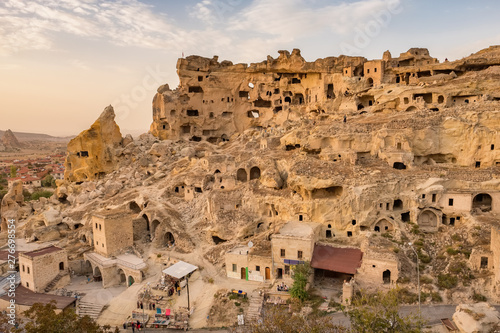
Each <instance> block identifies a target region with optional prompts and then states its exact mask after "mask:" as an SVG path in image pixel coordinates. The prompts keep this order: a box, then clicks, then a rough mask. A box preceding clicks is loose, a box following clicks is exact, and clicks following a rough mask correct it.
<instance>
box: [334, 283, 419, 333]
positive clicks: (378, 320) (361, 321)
mask: <svg viewBox="0 0 500 333" xmlns="http://www.w3.org/2000/svg"><path fill="white" fill-rule="evenodd" d="M400 299H401V297H400V291H399V289H397V288H396V289H391V290H390V291H388V292H387V293H384V292H378V293H376V294H365V293H360V294H358V295H356V296H355V297H353V299H352V303H351V306H349V307H343V308H342V311H343V312H344V314H345V315H346V316H347V317H348V318H349V319H350V321H351V329H352V330H353V331H354V332H356V333H420V332H423V331H422V327H423V326H424V324H425V322H424V321H423V320H422V319H421V318H420V316H417V315H408V316H406V317H402V316H400V314H399V306H400Z"/></svg>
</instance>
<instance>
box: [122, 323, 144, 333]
mask: <svg viewBox="0 0 500 333" xmlns="http://www.w3.org/2000/svg"><path fill="white" fill-rule="evenodd" d="M130 327H132V332H135V329H136V328H137V330H138V331H140V330H141V329H142V328H144V326H143V325H142V324H141V322H140V321H137V323H134V322H132V325H130ZM123 329H125V330H126V329H127V323H123Z"/></svg>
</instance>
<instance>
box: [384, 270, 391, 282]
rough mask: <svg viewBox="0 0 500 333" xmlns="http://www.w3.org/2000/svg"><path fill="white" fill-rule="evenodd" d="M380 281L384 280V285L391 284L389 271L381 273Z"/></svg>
mask: <svg viewBox="0 0 500 333" xmlns="http://www.w3.org/2000/svg"><path fill="white" fill-rule="evenodd" d="M382 280H384V284H389V283H391V271H390V270H386V271H384V272H383V273H382Z"/></svg>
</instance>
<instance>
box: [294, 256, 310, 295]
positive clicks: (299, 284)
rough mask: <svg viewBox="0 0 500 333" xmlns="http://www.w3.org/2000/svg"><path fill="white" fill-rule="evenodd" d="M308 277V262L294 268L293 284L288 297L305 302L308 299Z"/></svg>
mask: <svg viewBox="0 0 500 333" xmlns="http://www.w3.org/2000/svg"><path fill="white" fill-rule="evenodd" d="M310 275H311V266H309V263H308V262H306V263H304V264H299V265H296V266H294V268H293V284H292V287H291V288H290V295H291V296H292V297H293V298H298V299H299V300H301V301H305V300H306V299H307V298H308V296H309V295H308V293H307V280H308V279H309V276H310Z"/></svg>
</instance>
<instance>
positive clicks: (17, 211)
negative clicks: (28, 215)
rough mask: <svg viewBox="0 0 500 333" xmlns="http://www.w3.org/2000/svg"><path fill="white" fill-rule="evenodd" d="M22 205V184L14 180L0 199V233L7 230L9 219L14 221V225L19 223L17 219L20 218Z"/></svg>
mask: <svg viewBox="0 0 500 333" xmlns="http://www.w3.org/2000/svg"><path fill="white" fill-rule="evenodd" d="M23 203H24V196H23V183H22V182H21V181H20V180H16V181H14V182H13V183H12V185H11V187H10V188H9V191H8V192H7V193H6V194H5V196H4V197H3V199H2V203H1V206H0V216H1V217H2V222H1V225H0V231H2V232H3V231H6V230H7V225H8V221H9V220H11V219H13V220H15V222H14V223H15V224H17V223H18V222H19V218H20V217H21V216H22V212H21V206H22V205H23Z"/></svg>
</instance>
